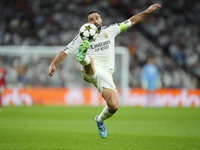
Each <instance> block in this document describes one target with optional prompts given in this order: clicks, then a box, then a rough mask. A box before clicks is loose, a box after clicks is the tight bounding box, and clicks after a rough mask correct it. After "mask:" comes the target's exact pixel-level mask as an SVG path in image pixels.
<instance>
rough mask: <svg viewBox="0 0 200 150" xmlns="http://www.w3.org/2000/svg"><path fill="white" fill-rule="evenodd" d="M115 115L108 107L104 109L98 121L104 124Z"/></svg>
mask: <svg viewBox="0 0 200 150" xmlns="http://www.w3.org/2000/svg"><path fill="white" fill-rule="evenodd" d="M112 115H113V114H111V113H110V112H109V111H108V106H106V107H104V109H103V110H102V112H101V114H100V115H99V117H98V119H97V121H98V122H101V123H103V121H104V120H106V119H108V118H110V117H111V116H112Z"/></svg>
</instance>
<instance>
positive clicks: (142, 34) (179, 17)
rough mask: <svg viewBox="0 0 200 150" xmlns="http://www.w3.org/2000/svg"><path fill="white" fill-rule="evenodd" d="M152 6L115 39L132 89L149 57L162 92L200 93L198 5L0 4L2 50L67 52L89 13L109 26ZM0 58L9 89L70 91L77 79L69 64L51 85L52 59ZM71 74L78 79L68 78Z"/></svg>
mask: <svg viewBox="0 0 200 150" xmlns="http://www.w3.org/2000/svg"><path fill="white" fill-rule="evenodd" d="M155 2H156V3H160V4H161V5H162V8H159V9H157V10H156V11H155V12H153V13H152V14H149V15H148V16H147V17H146V18H145V19H143V20H142V21H141V22H140V23H138V24H137V25H135V26H133V27H132V28H130V29H128V30H127V31H125V32H122V33H121V34H120V35H119V36H117V38H116V46H126V47H128V48H129V52H130V75H129V76H130V87H141V83H140V72H141V67H142V65H144V63H145V60H146V58H147V57H148V56H150V55H151V56H154V58H155V63H156V65H157V67H158V69H159V72H160V75H161V80H162V83H163V87H165V88H199V87H200V59H199V57H200V28H199V24H200V14H199V10H200V1H199V0H193V1H188V0H176V1H174V0H157V1H155V0H140V1H133V0H18V1H15V0H1V1H0V13H1V15H0V20H1V21H0V45H30V46H58V45H59V46H63V47H65V46H66V45H67V44H68V43H69V42H70V41H71V40H72V39H73V38H74V37H75V36H76V35H77V34H78V30H79V28H80V26H81V25H82V24H84V23H85V22H86V18H85V14H86V13H87V12H88V11H89V10H98V11H99V12H100V15H101V17H102V19H103V25H109V24H112V23H116V22H117V23H119V22H122V21H125V20H126V19H128V18H130V17H131V16H133V15H135V14H137V13H139V12H142V11H144V10H145V9H147V8H148V7H149V6H150V5H151V4H153V3H155ZM0 57H1V58H2V59H3V63H4V64H5V66H6V70H7V84H8V85H12V83H13V84H14V83H17V84H18V85H19V86H21V87H23V86H26V85H30V86H63V87H69V86H70V83H73V82H74V81H75V80H76V78H81V76H80V68H79V67H78V66H77V67H75V68H76V69H74V68H73V67H70V64H68V63H67V64H68V65H67V64H66V65H60V67H58V68H59V70H60V72H59V74H58V75H56V76H55V77H54V78H51V80H55V82H54V84H53V83H52V82H50V81H49V80H50V79H49V77H48V75H47V70H48V67H49V64H50V62H51V59H49V58H39V59H38V60H34V59H33V61H30V62H28V61H24V60H23V61H21V62H20V59H21V58H19V57H14V56H12V57H8V56H1V55H0ZM77 64H78V63H77ZM67 66H68V67H67ZM77 68H78V69H77ZM73 69H74V70H73ZM69 70H70V72H68V73H67V71H69ZM8 72H9V73H8ZM75 72H77V73H78V75H77V76H76V75H75V76H73V75H72V74H74V73H75ZM70 74H71V75H70ZM65 76H67V77H68V78H67V79H66V77H65ZM11 79H12V80H11ZM51 83H52V84H51ZM80 84H81V83H80ZM83 84H84V83H83Z"/></svg>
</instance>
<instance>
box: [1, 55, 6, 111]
mask: <svg viewBox="0 0 200 150" xmlns="http://www.w3.org/2000/svg"><path fill="white" fill-rule="evenodd" d="M4 87H5V69H4V67H3V66H2V60H1V59H0V111H1V109H2V95H3V91H4Z"/></svg>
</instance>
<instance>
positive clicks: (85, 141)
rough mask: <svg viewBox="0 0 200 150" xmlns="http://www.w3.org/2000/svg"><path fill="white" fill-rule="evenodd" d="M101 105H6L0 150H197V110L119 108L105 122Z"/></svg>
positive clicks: (199, 137) (0, 117) (0, 125)
mask: <svg viewBox="0 0 200 150" xmlns="http://www.w3.org/2000/svg"><path fill="white" fill-rule="evenodd" d="M102 109H103V107H42V106H34V107H4V108H3V111H2V112H1V113H0V150H199V149H200V109H199V108H156V109H155V108H134V107H133V108H130V107H128V108H119V110H118V112H117V114H116V115H115V116H113V117H112V118H110V119H108V120H106V121H105V125H106V128H107V131H108V137H107V138H106V139H102V138H101V137H100V136H99V134H98V130H97V127H96V124H95V122H94V117H95V116H96V115H97V114H99V113H100V112H101V110H102Z"/></svg>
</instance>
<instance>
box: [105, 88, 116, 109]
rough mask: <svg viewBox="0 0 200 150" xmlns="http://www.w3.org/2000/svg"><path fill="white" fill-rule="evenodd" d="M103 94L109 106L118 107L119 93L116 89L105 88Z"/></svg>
mask: <svg viewBox="0 0 200 150" xmlns="http://www.w3.org/2000/svg"><path fill="white" fill-rule="evenodd" d="M102 96H103V98H104V99H105V101H106V103H107V105H108V106H109V107H112V108H115V109H117V108H118V105H119V100H118V94H117V92H116V91H115V90H112V89H108V88H103V91H102Z"/></svg>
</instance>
